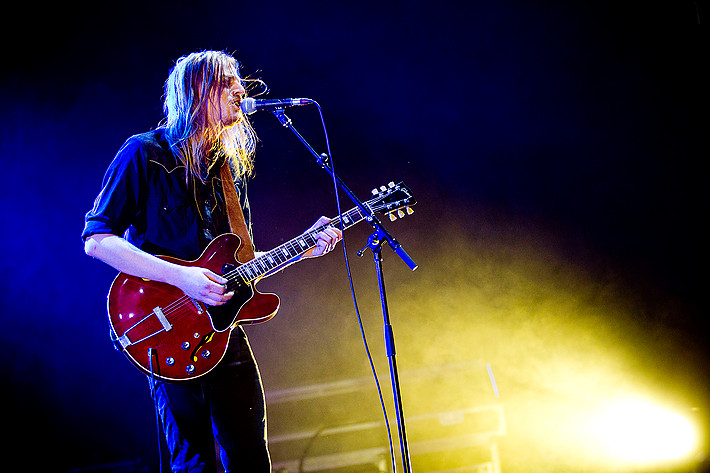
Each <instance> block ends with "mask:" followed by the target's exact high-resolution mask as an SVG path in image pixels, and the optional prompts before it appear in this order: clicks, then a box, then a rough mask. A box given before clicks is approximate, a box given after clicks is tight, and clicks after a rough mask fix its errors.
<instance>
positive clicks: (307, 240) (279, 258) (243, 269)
mask: <svg viewBox="0 0 710 473" xmlns="http://www.w3.org/2000/svg"><path fill="white" fill-rule="evenodd" d="M366 216H367V214H364V213H363V212H362V211H361V210H360V209H359V208H357V207H355V208H352V209H350V210H348V211H347V212H345V213H343V225H342V228H343V230H346V229H348V228H350V227H352V226H353V225H356V224H357V223H360V222H361V221H362V220H364V219H365V217H366ZM329 226H330V227H336V228H340V218H339V217H336V218H334V219H332V220H331V221H330V222H329V223H328V224H327V225H321V226H319V227H316V228H313V229H311V230H309V231H307V232H305V233H303V234H301V235H299V236H297V237H296V238H293V239H291V240H289V241H287V242H286V243H283V244H281V245H279V246H277V247H276V248H274V249H273V250H271V251H268V252H266V253H264V254H262V255H260V256H259V257H257V258H254V259H253V260H251V261H248V262H246V263H244V264H242V265H241V266H239V268H237V272H238V273H239V275H240V276H241V277H242V278H243V279H244V281H246V282H250V281H254V280H256V279H259V278H260V277H262V276H264V275H265V274H267V273H268V272H269V271H273V270H274V269H276V268H278V267H279V266H281V265H282V264H284V263H286V262H288V261H290V260H291V259H293V258H295V257H297V256H300V255H302V254H303V253H305V252H306V251H308V250H310V249H311V248H313V247H314V246H316V242H317V241H318V238H317V235H318V233H319V232H321V231H323V230H324V229H325V228H326V227H329Z"/></svg>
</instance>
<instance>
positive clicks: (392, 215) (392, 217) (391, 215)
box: [387, 212, 397, 222]
mask: <svg viewBox="0 0 710 473" xmlns="http://www.w3.org/2000/svg"><path fill="white" fill-rule="evenodd" d="M387 215H389V217H390V222H394V221H395V220H397V216H396V215H395V214H394V212H389V213H388V214H387Z"/></svg>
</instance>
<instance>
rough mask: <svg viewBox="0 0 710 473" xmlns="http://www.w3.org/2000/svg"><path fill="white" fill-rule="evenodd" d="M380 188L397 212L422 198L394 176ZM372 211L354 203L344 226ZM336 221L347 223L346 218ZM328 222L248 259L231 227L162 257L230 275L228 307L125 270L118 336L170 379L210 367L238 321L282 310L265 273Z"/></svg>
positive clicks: (310, 243) (133, 357)
mask: <svg viewBox="0 0 710 473" xmlns="http://www.w3.org/2000/svg"><path fill="white" fill-rule="evenodd" d="M376 191H377V192H375V191H373V193H374V194H375V195H374V197H373V198H372V199H370V200H368V201H367V202H365V206H366V207H367V208H369V209H370V210H371V211H372V213H374V212H385V213H387V214H389V215H390V218H393V219H394V218H396V217H394V216H395V215H397V214H398V215H399V216H403V215H404V210H402V209H403V208H406V210H407V213H411V206H412V205H414V204H416V201H415V200H414V198H413V196H412V193H411V191H410V190H409V189H408V188H407V187H406V186H405V185H404V184H403V183H399V184H396V185H395V184H394V183H390V184H389V186H383V187H381V188H380V189H377V190H376ZM368 215H369V214H364V213H363V212H361V211H360V210H359V209H358V208H357V207H356V208H353V209H351V210H349V211H347V212H345V213H344V214H343V218H342V223H343V225H342V227H343V228H344V229H346V228H350V227H351V226H353V225H355V224H356V223H359V222H361V221H362V220H363V219H365V218H366V217H367V216H368ZM328 226H334V227H339V226H340V219H339V218H336V219H333V220H332V221H331V222H330V223H329V224H328ZM325 227H326V226H325V225H324V226H322V227H317V228H314V229H311V230H309V231H308V232H306V233H304V234H302V235H300V236H298V237H296V238H294V239H292V240H290V241H288V242H286V243H284V244H282V245H280V246H278V247H276V248H274V249H273V250H271V251H269V252H267V253H264V254H262V255H260V256H259V257H258V258H254V259H252V260H250V261H247V262H245V263H242V262H240V261H238V260H237V257H236V254H237V250H238V249H239V247H240V246H241V244H242V242H241V240H240V238H239V237H238V236H236V235H234V234H231V233H227V234H224V235H221V236H219V237H217V238H215V239H214V240H212V242H211V243H210V244H209V245H208V246H207V248H206V249H205V251H204V252H203V253H202V255H201V256H200V257H199V258H198V259H196V260H194V261H183V260H180V259H177V258H171V257H167V256H161V258H162V259H164V260H166V261H170V262H173V263H176V264H180V265H184V266H199V267H203V268H207V269H209V270H211V271H214V272H215V273H217V274H222V276H224V277H225V278H227V279H228V281H229V282H228V283H227V290H228V291H234V296H233V297H232V298H231V299H230V300H229V302H227V303H226V304H224V305H222V306H217V307H212V306H207V305H205V304H203V303H202V302H199V301H197V300H195V299H193V298H191V297H188V296H187V295H185V293H183V292H182V291H181V290H180V289H178V288H176V287H174V286H171V285H169V284H166V283H161V282H156V281H151V280H148V279H143V278H139V277H135V276H131V275H128V274H125V273H119V274H118V276H116V279H115V280H114V281H113V284H112V285H111V289H110V291H109V294H108V319H109V324H110V327H111V336H112V339H113V340H114V342H115V343H116V346H117V348H119V349H120V350H121V351H123V353H124V354H125V355H126V357H128V359H129V360H130V361H131V362H132V363H133V364H134V365H135V366H136V367H137V368H138V369H139V370H141V371H142V372H144V373H146V374H148V375H151V376H154V377H155V378H158V379H161V380H163V381H168V382H180V381H188V380H191V379H194V378H197V377H200V376H203V375H204V374H206V373H209V372H210V371H211V370H212V369H213V368H214V367H215V366H217V364H219V362H220V361H221V360H222V358H223V357H224V354H225V352H226V351H227V345H228V343H229V337H230V335H231V332H232V330H233V329H234V328H235V327H236V326H237V325H240V324H255V323H261V322H266V321H267V320H269V319H271V318H272V317H273V316H274V315H276V312H277V311H278V309H279V303H280V300H279V297H278V296H277V295H276V294H265V293H261V292H259V291H257V290H256V286H255V285H256V283H257V282H258V280H259V279H261V278H263V277H265V276H268V275H269V274H268V273H269V272H272V271H274V270H276V269H278V268H279V266H281V265H283V264H285V263H286V262H288V261H290V260H291V259H293V258H295V257H296V256H299V255H301V254H303V253H305V252H306V251H308V250H309V249H311V248H313V247H314V246H315V245H316V235H317V234H318V233H319V232H320V231H322V230H323V229H324V228H325Z"/></svg>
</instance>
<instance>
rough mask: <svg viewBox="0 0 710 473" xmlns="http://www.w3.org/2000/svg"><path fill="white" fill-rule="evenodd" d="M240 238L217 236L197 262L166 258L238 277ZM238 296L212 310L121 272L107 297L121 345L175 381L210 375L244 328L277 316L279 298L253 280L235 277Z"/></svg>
mask: <svg viewBox="0 0 710 473" xmlns="http://www.w3.org/2000/svg"><path fill="white" fill-rule="evenodd" d="M240 245H241V240H240V239H239V237H238V236H236V235H234V234H231V233H228V234H225V235H221V236H219V237H217V238H215V239H214V240H213V241H212V242H211V243H210V244H209V245H208V247H207V248H206V249H205V251H204V252H203V253H202V255H201V256H200V257H199V258H198V259H197V260H194V261H183V260H180V259H177V258H171V257H161V258H162V259H164V260H166V261H170V262H172V263H176V264H180V265H183V266H199V267H203V268H207V269H210V270H211V271H213V272H215V273H217V274H226V273H230V274H234V273H236V269H237V268H239V266H241V264H242V263H241V262H239V261H238V260H237V257H236V254H237V250H238V249H239V247H240ZM228 290H230V291H234V293H235V294H234V296H233V297H232V298H231V299H230V300H229V302H227V303H226V304H224V305H222V306H219V307H210V306H206V305H205V304H203V303H201V302H198V301H196V300H194V299H192V298H190V297H188V296H186V295H185V294H184V293H183V292H182V291H181V290H180V289H178V288H176V287H174V286H171V285H169V284H166V283H161V282H156V281H150V280H146V279H142V278H138V277H135V276H131V275H128V274H125V273H119V274H118V276H116V279H115V280H114V281H113V284H112V285H111V289H110V291H109V295H108V315H109V324H110V326H111V329H112V331H113V335H115V337H114V339H115V341H116V344H117V346H118V347H119V348H120V349H121V350H122V351H123V352H124V354H125V355H126V356H127V358H128V359H129V360H130V361H131V362H132V363H133V364H134V365H135V366H136V367H137V368H138V369H139V370H141V371H142V372H144V373H146V374H149V375H151V374H152V375H153V376H155V377H156V378H158V379H162V380H164V381H170V382H179V381H188V380H191V379H194V378H198V377H200V376H203V375H205V374H206V373H209V372H210V371H211V370H212V369H214V368H215V367H216V366H217V364H218V363H219V362H220V360H222V358H223V357H224V354H225V353H226V351H227V346H228V344H229V338H230V335H231V332H232V330H233V329H234V328H235V327H236V326H237V325H239V324H254V323H260V322H266V321H267V320H269V319H271V318H272V317H274V315H276V312H277V311H278V308H279V304H280V301H279V297H278V296H277V295H275V294H264V293H260V292H258V291H257V290H256V288H255V284H254V282H247V281H245V280H244V279H242V278H237V277H234V278H232V279H231V280H230V283H228Z"/></svg>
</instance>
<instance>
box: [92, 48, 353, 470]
mask: <svg viewBox="0 0 710 473" xmlns="http://www.w3.org/2000/svg"><path fill="white" fill-rule="evenodd" d="M245 95H246V91H245V88H244V85H243V80H242V78H241V77H240V75H239V67H238V63H237V61H236V60H235V59H234V58H233V57H232V56H231V55H228V54H226V53H223V52H218V51H202V52H197V53H192V54H189V55H187V56H184V57H182V58H180V59H179V60H178V61H177V62H176V65H175V67H174V68H173V69H172V70H171V72H170V75H169V77H168V79H167V81H166V82H165V99H164V112H165V120H164V121H163V122H162V123H161V125H160V126H159V127H158V128H157V129H155V130H153V131H150V132H147V133H142V134H138V135H134V136H132V137H130V138H129V139H128V140H127V141H126V142H125V143H124V145H123V146H122V147H121V148H120V150H119V151H118V153H117V154H116V156H115V158H114V159H113V161H112V162H111V164H110V165H109V167H108V170H107V171H106V174H105V176H104V180H103V185H102V189H101V192H100V193H99V195H98V196H97V197H96V200H95V202H94V206H93V208H92V209H91V210H90V211H89V212H88V213H87V214H86V218H85V226H84V231H83V233H82V238H83V239H84V248H85V251H86V253H87V254H88V255H90V256H92V257H95V258H98V259H100V260H101V261H104V262H105V263H107V264H109V265H111V266H113V267H114V268H116V269H117V270H119V271H121V272H124V273H127V274H131V275H133V276H137V277H140V278H145V279H148V280H152V281H159V282H165V283H168V284H170V285H172V286H175V287H177V288H179V289H180V290H182V291H183V292H184V293H185V294H186V295H187V296H189V297H191V298H193V299H195V300H197V301H200V302H202V303H204V304H207V305H210V306H219V305H223V304H225V303H226V302H228V301H229V299H230V298H231V297H232V296H233V295H234V293H233V292H231V291H228V290H227V289H226V288H227V285H226V283H227V279H226V278H224V277H223V276H222V275H220V274H217V273H215V272H213V271H211V270H209V269H207V268H201V267H196V266H183V265H180V264H175V263H173V262H170V261H166V260H165V259H162V258H158V257H156V256H155V255H166V256H173V257H176V258H180V259H183V260H195V259H197V258H198V257H199V255H200V254H201V253H202V251H203V250H204V249H205V248H206V247H207V245H208V244H209V242H210V241H211V240H212V239H213V238H215V237H217V236H219V235H221V234H224V233H228V232H230V222H229V217H228V215H229V214H228V209H227V204H226V200H225V196H224V192H225V189H224V188H223V186H227V185H229V186H231V185H233V186H234V188H235V189H236V192H237V196H238V201H239V204H241V210H242V212H243V215H244V220H245V223H246V226H247V228H248V231H249V234H251V212H250V209H249V201H248V198H247V193H246V191H247V188H246V182H247V178H248V177H249V175H250V173H251V170H252V166H253V156H254V150H255V143H256V135H255V133H254V130H253V129H252V127H251V124H250V123H249V120H248V119H247V117H246V116H244V114H243V113H242V111H241V109H240V103H241V101H242V100H243V98H244V97H245ZM225 163H226V165H227V166H228V168H229V170H230V171H231V172H230V175H231V177H232V179H231V180H232V182H233V184H231V183H225V182H223V181H222V174H221V172H220V170H221V169H222V168H223V165H225ZM327 222H328V220H327V219H326V218H325V217H321V218H320V219H319V220H318V221H317V222H316V224H315V225H314V226H313V227H311V228H314V227H316V226H322V225H325V224H327ZM341 238H342V234H341V232H340V231H339V230H338V229H335V228H333V227H327V228H326V229H325V230H323V231H321V232H319V233H318V235H317V244H316V246H315V247H314V248H312V249H310V250H309V251H308V252H306V253H305V254H303V255H302V257H313V256H320V255H322V254H325V253H327V252H328V251H330V250H332V249H333V247H334V246H335V245H336V244H337V242H338V241H339V240H340V239H341ZM246 243H247V244H251V242H246ZM290 262H293V260H292V261H289V263H290ZM154 396H155V402H156V406H157V409H158V410H159V413H160V416H161V419H162V424H163V430H164V432H165V436H166V441H167V445H168V447H169V450H170V454H171V458H170V460H171V467H172V470H173V471H174V472H203V471H205V472H210V471H215V469H216V458H215V444H214V443H215V440H216V442H217V444H218V445H219V448H220V452H221V459H222V464H223V466H224V469H225V471H226V472H231V471H248V472H269V471H270V470H271V466H270V459H269V453H268V447H267V442H266V410H265V404H264V394H263V388H262V384H261V379H260V376H259V372H258V369H257V366H256V362H255V360H254V357H253V355H252V352H251V348H250V347H249V343H248V341H247V338H246V334H245V333H244V331H243V330H242V329H241V327H237V328H236V329H234V330H233V332H232V336H231V339H230V342H229V347H228V350H227V353H226V354H225V356H224V358H223V359H222V361H221V362H220V364H219V365H218V366H217V367H216V368H215V369H213V370H212V371H210V372H209V373H207V374H206V375H204V376H202V377H199V378H197V380H194V381H190V382H187V383H179V384H177V383H164V382H159V383H157V386H156V387H155V389H154Z"/></svg>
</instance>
